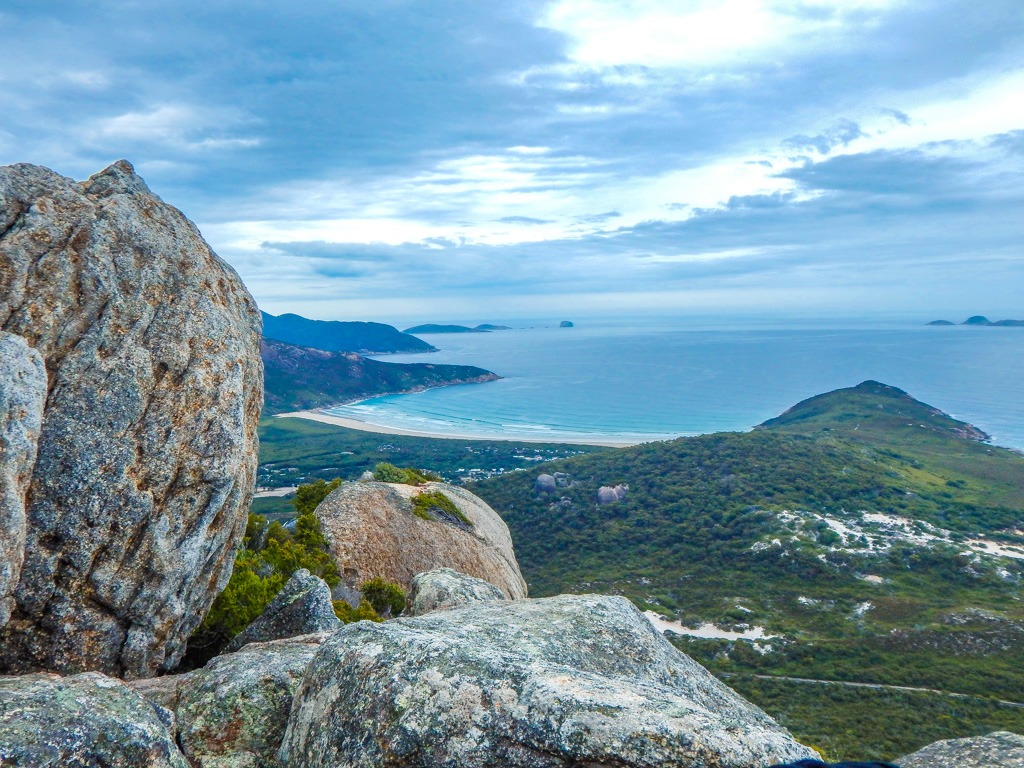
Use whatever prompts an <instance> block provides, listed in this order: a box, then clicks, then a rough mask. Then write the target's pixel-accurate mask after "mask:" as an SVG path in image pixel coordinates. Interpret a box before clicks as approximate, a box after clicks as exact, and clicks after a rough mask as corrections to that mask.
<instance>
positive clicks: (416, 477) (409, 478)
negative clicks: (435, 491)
mask: <svg viewBox="0 0 1024 768" xmlns="http://www.w3.org/2000/svg"><path fill="white" fill-rule="evenodd" d="M373 479H374V480H376V481H378V482H380V483H402V484H403V485H423V484H424V483H436V482H440V481H441V476H440V475H439V474H437V473H436V472H431V471H430V470H428V469H413V468H412V467H408V468H406V469H402V468H401V467H396V466H395V465H394V464H388V463H387V462H385V461H382V462H381V463H380V464H378V465H377V466H376V467H374V468H373Z"/></svg>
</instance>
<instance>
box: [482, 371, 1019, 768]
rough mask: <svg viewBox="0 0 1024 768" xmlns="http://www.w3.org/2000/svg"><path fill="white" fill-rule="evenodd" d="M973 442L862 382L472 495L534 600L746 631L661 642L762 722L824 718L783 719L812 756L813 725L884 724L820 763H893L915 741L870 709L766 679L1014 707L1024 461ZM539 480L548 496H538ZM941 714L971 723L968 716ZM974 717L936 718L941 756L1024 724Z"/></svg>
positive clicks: (912, 728)
mask: <svg viewBox="0 0 1024 768" xmlns="http://www.w3.org/2000/svg"><path fill="white" fill-rule="evenodd" d="M983 437H984V435H983V434H981V433H980V432H978V431H977V430H975V429H974V428H973V427H970V425H967V424H963V423H962V422H958V421H956V420H954V419H951V418H949V417H948V416H946V415H944V414H942V413H941V412H939V411H937V410H936V409H934V408H932V407H930V406H928V405H925V404H924V403H920V402H918V401H916V400H914V399H913V398H911V397H910V396H908V395H907V394H906V393H904V392H902V391H901V390H898V389H895V388H892V387H887V386H885V385H882V384H878V383H877V382H865V383H864V384H862V385H860V386H858V387H854V388H852V389H845V390H839V391H837V392H832V393H828V394H826V395H821V396H819V397H816V398H811V399H810V400H807V401H804V402H803V403H800V404H799V405H797V406H795V407H794V408H792V409H790V410H789V411H787V412H786V413H785V414H783V415H782V416H780V417H779V418H777V419H772V420H770V421H769V422H766V423H765V424H764V425H762V428H760V429H758V430H755V431H753V432H747V433H722V434H714V435H704V436H699V437H692V438H682V439H679V440H674V441H669V442H662V443H653V444H647V445H642V446H637V447H634V448H627V449H622V450H616V451H604V452H601V453H596V454H591V455H586V456H579V457H575V458H571V459H566V460H563V461H558V462H554V463H551V464H547V465H542V466H540V467H537V468H535V469H534V470H533V471H531V472H529V473H527V472H519V473H515V474H511V475H504V476H501V477H497V478H493V479H489V480H485V481H482V482H479V483H475V484H473V485H472V486H470V487H471V490H473V491H474V492H475V493H478V494H479V495H480V496H482V497H483V498H484V499H485V500H487V501H488V502H489V503H490V504H491V505H492V506H494V507H495V509H497V510H498V511H499V512H500V513H501V514H502V516H503V517H504V518H505V520H506V521H507V522H508V524H509V526H510V528H511V530H512V534H513V539H514V542H515V546H516V554H517V556H518V557H519V561H520V563H521V565H522V568H523V572H524V575H525V577H526V579H527V582H528V583H529V584H530V589H531V593H532V594H533V595H535V596H543V595H550V594H555V593H558V592H565V591H569V592H584V591H588V592H614V593H621V594H625V595H627V596H629V597H630V598H632V599H633V600H634V601H635V602H636V603H637V604H638V605H640V606H641V607H642V608H645V609H650V610H654V611H656V612H657V613H658V614H660V615H661V616H663V617H664V618H666V619H668V620H674V621H681V623H682V625H684V626H688V627H697V626H699V625H701V624H704V623H712V624H715V625H716V626H717V627H719V628H721V629H725V630H735V631H743V630H746V629H750V628H752V627H761V628H763V632H764V633H765V634H766V635H771V636H773V637H771V638H766V639H763V640H760V641H757V642H750V641H747V640H727V639H719V640H701V639H693V638H689V637H686V636H682V635H673V636H672V637H673V639H674V642H677V643H678V644H679V646H680V647H681V648H683V649H684V650H685V651H686V652H688V653H690V654H691V655H694V656H695V657H696V658H698V659H699V660H701V661H702V663H704V664H706V665H707V666H708V667H709V668H711V669H712V671H715V672H716V673H718V674H722V675H733V676H734V677H733V678H730V680H731V682H730V684H734V685H736V686H737V688H738V689H741V690H743V692H744V694H745V695H747V696H749V697H750V698H752V699H753V700H754V701H756V702H759V703H762V704H763V705H764V706H766V707H767V708H768V710H769V712H771V711H772V708H773V707H779V706H781V704H780V702H782V701H783V700H785V699H786V696H787V695H788V696H791V697H792V696H799V697H806V696H811V695H812V694H813V695H814V696H818V697H819V698H820V699H821V701H822V706H826V704H825V702H827V701H831V700H832V699H833V698H834V699H836V701H837V702H838V703H836V704H835V707H836V709H834V710H831V711H820V712H818V715H814V716H813V717H812V716H811V715H810V714H808V713H809V712H810V710H800V709H799V708H790V709H789V710H787V711H788V712H789V715H787V717H790V718H791V720H790V721H789V723H788V724H789V725H790V727H792V728H793V729H794V730H795V732H796V733H797V734H798V735H801V734H803V735H804V736H805V737H806V738H807V739H809V740H812V741H813V740H814V739H815V738H817V736H816V734H817V735H820V734H819V731H820V728H818V730H817V731H816V730H815V727H816V726H815V722H816V721H815V719H814V718H815V717H818V718H825V719H828V718H832V720H833V721H835V722H839V721H841V720H842V719H843V718H844V717H851V718H852V717H854V716H855V715H856V716H858V717H860V716H862V715H864V713H865V712H868V713H872V716H873V717H878V718H880V719H882V720H886V721H887V722H888V723H890V725H891V726H892V727H891V728H889V730H888V731H886V735H885V737H884V738H882V736H881V735H879V736H878V737H877V738H876V739H875V741H872V740H871V739H872V738H873V737H872V735H871V734H870V733H864V732H859V733H855V735H854V736H852V737H850V738H849V739H847V740H846V741H844V740H843V739H840V738H838V737H837V736H836V735H835V734H834V733H833V735H832V736H829V739H831V741H829V744H828V745H826V748H827V749H828V750H832V756H834V757H839V756H844V755H845V756H847V757H854V756H857V755H860V756H861V757H864V756H866V755H867V753H868V752H870V753H871V754H870V756H872V757H875V758H876V759H877V758H882V757H888V758H892V757H895V756H897V755H899V754H901V753H900V752H899V751H895V750H897V749H902V750H903V751H904V752H906V751H910V750H911V749H912V748H915V747H916V746H920V745H921V744H923V743H925V741H927V740H932V739H931V738H929V739H926V740H920V738H919V737H920V734H921V733H923V732H924V730H926V729H922V728H920V727H918V726H917V725H913V724H912V723H911V722H910V721H908V720H907V719H906V717H903V716H902V715H901V717H903V719H900V717H896V715H897V714H898V713H896V712H892V713H891V715H892V717H891V718H887V717H886V715H885V712H884V707H883V708H882V709H878V707H877V706H875V704H874V703H872V702H875V700H876V699H877V700H878V701H882V699H881V698H879V696H880V694H877V693H874V692H872V691H871V690H870V689H849V691H851V692H852V693H846V692H844V690H843V689H828V690H827V691H824V692H823V691H821V690H818V689H815V690H814V691H810V690H809V689H808V687H807V686H808V685H809V684H806V683H799V682H795V681H783V680H780V679H778V677H779V676H788V677H793V678H811V679H820V680H833V681H846V682H857V683H878V684H883V685H894V686H912V687H920V688H932V689H937V690H940V691H943V692H951V693H960V694H965V695H968V696H973V697H982V698H987V697H995V698H999V699H1007V700H1012V701H1017V702H1022V701H1024V685H1022V679H1021V673H1020V669H1021V668H1022V663H1024V642H1022V640H1024V603H1022V601H1021V597H1022V590H1021V578H1022V575H1024V567H1022V566H1024V559H1020V558H1021V557H1024V535H1022V534H1021V530H1022V529H1024V523H1022V520H1024V458H1022V457H1021V456H1020V455H1018V454H1017V453H1014V452H1012V451H1009V450H1006V449H1002V448H997V447H993V446H990V445H986V444H984V443H983V442H980V441H979V439H980V438H983ZM555 472H558V473H561V476H560V477H559V481H560V485H561V486H563V487H558V488H557V489H556V490H555V492H554V493H543V492H538V491H537V490H535V481H536V478H537V476H538V475H539V474H540V473H550V474H553V473H555ZM620 484H624V485H628V491H627V492H626V494H625V498H624V499H622V500H620V501H614V502H612V503H606V504H598V503H597V494H598V489H599V488H600V487H601V486H616V485H620ZM998 547H1004V548H1005V549H1003V550H998ZM993 551H996V552H998V551H1002V552H1003V553H1004V554H1009V555H1014V556H1013V557H1007V556H1002V555H999V554H989V553H987V552H993ZM753 675H762V676H768V678H769V679H767V680H765V679H764V678H761V677H753ZM736 676H738V677H736ZM772 678H775V679H772ZM769 683H770V684H771V685H769ZM771 686H774V687H771ZM780 686H781V687H782V689H785V690H788V691H789V693H788V694H786V695H783V694H780V692H779V690H780ZM840 694H841V695H840ZM907 695H911V694H907ZM921 695H924V694H921ZM947 698H948V697H947ZM956 701H958V702H960V703H959V704H958V706H960V707H961V710H964V708H966V709H967V710H970V711H972V712H974V711H975V710H972V709H971V707H972V706H974V705H972V704H971V702H972V701H975V700H974V699H970V700H968V699H962V700H960V699H958V700H956ZM965 702H966V703H965ZM876 703H877V702H876ZM978 706H982V705H981V704H978ZM984 707H985V708H986V709H985V713H986V714H984V716H982V715H980V714H979V715H978V716H977V717H975V716H974V715H963V716H962V717H961V716H960V715H958V716H957V717H953V716H950V717H949V719H948V725H949V727H948V728H947V729H946V730H944V731H943V733H944V734H945V736H944V737H948V736H954V735H963V733H965V732H967V731H971V732H982V730H984V729H986V728H987V729H989V730H991V729H992V728H993V727H996V726H998V727H1007V728H1010V727H1017V728H1019V727H1020V713H1021V712H1022V711H1024V710H1020V709H1019V708H1013V707H1006V706H1004V705H998V704H991V703H989V704H984ZM826 708H827V707H826ZM958 711H960V710H958ZM964 711H966V710H964ZM980 711H981V710H977V712H980ZM801 713H803V714H801ZM793 718H795V719H793ZM801 718H802V719H801ZM972 718H974V719H972ZM943 722H945V721H943ZM968 722H969V723H970V724H969V725H965V723H968ZM898 723H903V725H896V724H898ZM819 725H820V724H819ZM892 728H895V730H896V732H895V733H893V732H892ZM885 730H886V729H880V730H879V731H878V734H881V733H882V732H883V731H885ZM940 730H941V729H940ZM932 732H933V730H929V733H932ZM819 746H820V744H819Z"/></svg>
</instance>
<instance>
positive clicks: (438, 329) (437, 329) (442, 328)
mask: <svg viewBox="0 0 1024 768" xmlns="http://www.w3.org/2000/svg"><path fill="white" fill-rule="evenodd" d="M490 330H491V329H490V328H484V327H483V326H479V325H478V326H477V327H476V328H470V327H468V326H465V325H437V324H436V323H427V324H425V325H414V326H413V327H412V328H406V329H405V330H404V331H402V333H487V332H488V331H490Z"/></svg>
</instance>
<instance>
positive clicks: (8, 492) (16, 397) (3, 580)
mask: <svg viewBox="0 0 1024 768" xmlns="http://www.w3.org/2000/svg"><path fill="white" fill-rule="evenodd" d="M45 402H46V367H45V366H44V365H43V358H42V357H41V356H40V355H39V353H38V352H36V351H35V350H34V349H32V348H31V347H30V346H29V345H28V343H27V342H26V341H25V339H23V338H22V337H21V336H15V335H14V334H11V333H3V332H2V331H0V627H2V626H3V625H4V624H6V623H7V621H8V620H9V619H10V617H11V611H12V610H13V609H14V598H13V597H12V596H11V595H12V593H13V591H14V587H15V586H16V585H17V583H18V577H19V576H20V574H21V563H22V560H24V557H25V531H26V520H25V493H26V492H27V491H28V486H29V481H30V480H31V479H32V468H33V467H34V466H35V463H36V445H37V443H38V441H39V432H40V430H41V429H42V423H43V405H44V404H45Z"/></svg>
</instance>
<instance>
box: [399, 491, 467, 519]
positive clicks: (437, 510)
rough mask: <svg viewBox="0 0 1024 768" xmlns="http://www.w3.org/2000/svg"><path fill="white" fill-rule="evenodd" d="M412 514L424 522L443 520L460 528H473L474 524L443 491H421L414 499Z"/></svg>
mask: <svg viewBox="0 0 1024 768" xmlns="http://www.w3.org/2000/svg"><path fill="white" fill-rule="evenodd" d="M412 513H413V514H414V515H416V516H417V517H422V518H423V519H424V520H443V521H444V522H447V523H453V524H455V525H457V526H459V527H460V528H471V527H472V525H473V524H472V523H471V522H470V521H469V518H467V517H466V516H465V515H464V514H462V511H461V510H460V509H459V508H458V507H457V506H455V502H454V501H452V500H451V499H449V498H448V497H447V496H445V495H444V494H443V493H441V491H421V492H420V493H418V494H417V495H415V496H413V497H412Z"/></svg>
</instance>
